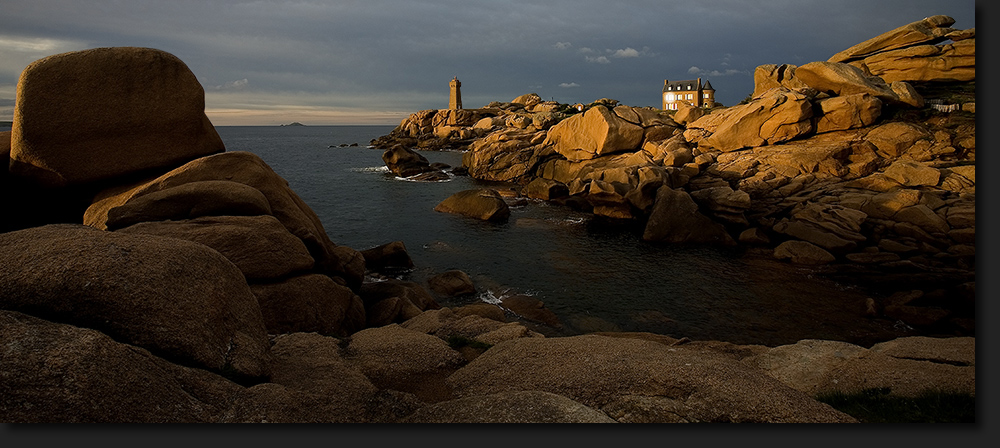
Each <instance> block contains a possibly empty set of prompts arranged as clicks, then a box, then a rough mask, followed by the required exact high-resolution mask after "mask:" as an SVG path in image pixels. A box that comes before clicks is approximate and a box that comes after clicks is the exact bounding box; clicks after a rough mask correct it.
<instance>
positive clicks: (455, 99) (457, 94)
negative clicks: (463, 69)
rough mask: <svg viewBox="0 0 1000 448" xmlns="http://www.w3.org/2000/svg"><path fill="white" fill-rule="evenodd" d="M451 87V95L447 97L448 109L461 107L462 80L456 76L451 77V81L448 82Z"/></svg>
mask: <svg viewBox="0 0 1000 448" xmlns="http://www.w3.org/2000/svg"><path fill="white" fill-rule="evenodd" d="M448 86H450V87H451V97H450V98H448V109H452V110H455V109H461V108H462V82H461V81H459V80H458V77H457V76H456V77H454V78H452V80H451V82H449V83H448Z"/></svg>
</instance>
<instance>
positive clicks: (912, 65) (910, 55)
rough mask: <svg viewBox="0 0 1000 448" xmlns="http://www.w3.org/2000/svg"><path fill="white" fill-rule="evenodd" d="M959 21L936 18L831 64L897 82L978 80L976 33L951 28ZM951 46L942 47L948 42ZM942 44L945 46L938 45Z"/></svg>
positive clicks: (906, 27)
mask: <svg viewBox="0 0 1000 448" xmlns="http://www.w3.org/2000/svg"><path fill="white" fill-rule="evenodd" d="M954 24H955V19H953V18H951V17H948V16H944V15H936V16H931V17H927V18H925V19H923V20H919V21H916V22H913V23H910V24H907V25H903V26H901V27H899V28H896V29H894V30H892V31H888V32H886V33H883V34H881V35H878V36H875V37H873V38H871V39H868V40H866V41H864V42H862V43H860V44H857V45H855V46H853V47H851V48H848V49H846V50H844V51H841V52H840V53H837V54H835V55H833V56H831V57H830V59H828V61H829V62H845V63H850V64H852V65H856V66H858V67H860V68H862V69H864V70H867V71H868V72H870V73H872V74H874V75H876V76H879V77H880V78H882V79H883V80H885V82H888V83H892V82H895V81H910V82H913V81H970V80H974V79H976V30H975V28H972V29H969V30H956V29H953V28H951V26H952V25H954ZM949 40H950V41H953V42H952V43H948V44H941V43H943V42H946V41H949ZM936 44H941V45H936Z"/></svg>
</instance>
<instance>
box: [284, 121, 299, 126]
mask: <svg viewBox="0 0 1000 448" xmlns="http://www.w3.org/2000/svg"><path fill="white" fill-rule="evenodd" d="M281 126H282V127H285V126H305V125H304V124H302V123H299V122H297V121H296V122H293V123H289V124H283V125H281Z"/></svg>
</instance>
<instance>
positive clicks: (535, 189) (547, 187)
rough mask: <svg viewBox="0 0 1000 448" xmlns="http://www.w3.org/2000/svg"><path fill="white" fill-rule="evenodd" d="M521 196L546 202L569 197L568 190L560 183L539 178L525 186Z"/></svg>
mask: <svg viewBox="0 0 1000 448" xmlns="http://www.w3.org/2000/svg"><path fill="white" fill-rule="evenodd" d="M521 194H523V195H525V196H527V197H529V198H533V199H542V200H545V201H548V200H552V199H556V198H561V197H565V196H569V188H568V187H566V184H564V183H562V182H559V181H556V180H552V179H545V178H541V177H539V178H536V179H535V180H533V181H531V182H529V183H528V185H525V186H524V188H523V189H522V190H521Z"/></svg>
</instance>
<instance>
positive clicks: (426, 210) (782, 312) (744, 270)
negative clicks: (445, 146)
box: [217, 126, 910, 346]
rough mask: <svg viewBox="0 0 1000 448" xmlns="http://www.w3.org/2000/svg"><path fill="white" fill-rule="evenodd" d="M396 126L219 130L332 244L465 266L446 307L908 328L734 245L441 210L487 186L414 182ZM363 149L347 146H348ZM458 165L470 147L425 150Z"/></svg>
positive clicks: (866, 331)
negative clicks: (466, 286)
mask: <svg viewBox="0 0 1000 448" xmlns="http://www.w3.org/2000/svg"><path fill="white" fill-rule="evenodd" d="M392 128H393V126H269V127H263V126H261V127H241V126H220V127H218V128H217V129H218V132H219V134H220V135H221V136H222V139H223V141H224V142H225V144H226V150H227V151H249V152H252V153H254V154H257V155H259V156H260V157H261V158H263V159H264V160H265V161H266V162H267V163H268V164H269V165H270V166H271V167H272V168H273V169H274V170H275V171H276V172H277V173H278V174H279V175H281V176H282V177H284V178H285V179H286V180H288V182H289V185H290V186H291V188H292V189H293V190H294V191H295V192H296V193H297V194H298V195H299V196H300V197H302V199H303V200H304V201H305V202H306V203H307V204H308V205H309V206H310V207H312V209H313V210H314V211H315V212H316V214H317V215H318V216H319V218H320V219H321V220H322V222H323V226H324V228H325V229H326V232H327V234H328V235H329V237H330V239H331V240H332V241H333V242H335V243H337V244H338V245H345V246H348V247H351V248H354V249H357V250H363V249H368V248H371V247H375V246H378V245H381V244H385V243H388V242H392V241H402V242H403V243H404V244H405V245H406V248H407V250H408V252H409V254H410V257H411V258H412V259H413V261H414V264H415V265H416V267H415V269H414V270H413V271H412V272H409V273H408V274H406V276H405V279H407V280H412V281H423V280H425V279H426V278H427V277H429V276H432V275H435V274H438V273H441V272H444V271H447V270H451V269H459V270H462V271H464V272H466V273H467V274H469V276H471V277H472V279H473V281H474V282H475V284H476V286H477V288H478V290H479V293H478V295H477V296H475V297H465V298H462V299H458V300H455V301H451V302H449V301H445V300H442V301H441V304H442V305H444V306H460V305H463V304H466V303H471V302H475V301H486V302H492V303H496V302H497V301H498V300H500V299H501V298H503V297H505V296H507V295H513V294H527V295H531V296H534V297H536V298H537V299H539V300H541V301H542V302H543V303H544V304H545V307H546V308H548V309H549V310H551V311H553V312H554V313H555V314H556V315H557V316H558V318H559V320H560V321H561V323H562V326H561V327H559V328H547V327H546V328H541V329H540V330H542V331H543V332H545V333H547V334H549V335H572V334H580V333H585V332H592V331H627V332H632V331H644V332H653V333H658V334H664V335H668V336H672V337H675V338H681V337H688V338H690V339H692V340H721V341H727V342H732V343H736V344H762V345H769V346H775V345H782V344H791V343H795V342H797V341H799V340H801V339H831V340H841V341H847V342H852V343H856V344H859V345H864V346H870V345H871V344H874V343H875V342H880V341H883V340H888V339H892V338H895V337H899V336H905V335H910V333H909V331H910V329H908V328H907V327H905V326H902V325H900V324H899V323H895V324H894V323H892V322H888V321H884V320H874V319H869V318H865V317H863V316H862V310H863V309H864V301H865V299H866V298H867V297H869V295H867V294H866V293H865V292H864V291H861V290H859V289H857V288H855V287H851V286H848V285H842V284H837V283H835V282H833V281H830V280H827V279H823V278H820V277H818V276H816V275H813V274H812V273H811V272H810V271H809V270H808V269H807V268H803V267H797V266H794V265H791V264H789V263H786V262H781V261H777V260H774V259H772V258H769V257H763V256H747V255H743V254H741V253H739V252H737V251H734V250H732V249H722V248H711V247H687V246H670V245H658V244H652V243H647V242H644V241H642V239H641V235H639V234H638V233H637V232H634V231H629V230H628V229H623V228H620V227H615V226H610V225H607V224H606V223H604V222H602V221H601V220H595V219H593V218H592V216H591V215H589V214H586V213H581V212H576V211H573V210H571V209H569V208H566V207H560V206H555V205H550V204H547V203H544V202H540V201H531V202H529V203H528V204H527V205H525V206H521V207H514V208H512V209H511V217H510V220H509V221H508V222H507V223H504V224H491V223H485V222H480V221H477V220H473V219H470V218H465V217H462V216H458V215H452V214H446V213H440V212H435V211H434V210H433V209H434V206H435V205H437V204H438V203H439V202H441V201H442V200H444V199H445V198H447V197H448V196H450V195H451V194H453V193H455V192H458V191H461V190H466V189H470V188H479V187H483V186H490V185H496V184H490V183H486V182H481V181H477V180H475V179H472V178H469V177H467V176H455V177H453V178H452V179H451V180H449V181H442V182H414V181H408V180H405V179H400V178H397V177H395V176H394V175H392V174H391V173H389V172H388V170H387V169H386V168H385V165H384V163H383V162H382V158H381V156H382V151H381V150H378V149H373V148H370V147H368V144H369V142H370V141H371V140H372V139H373V138H376V137H379V136H382V135H385V134H388V133H389V131H391V130H392ZM354 143H357V144H358V146H347V147H341V145H351V144H354ZM421 154H422V155H423V156H424V157H426V158H427V159H428V160H430V161H431V162H443V163H447V164H449V165H451V166H460V165H461V163H462V153H461V152H445V151H422V152H421Z"/></svg>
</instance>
